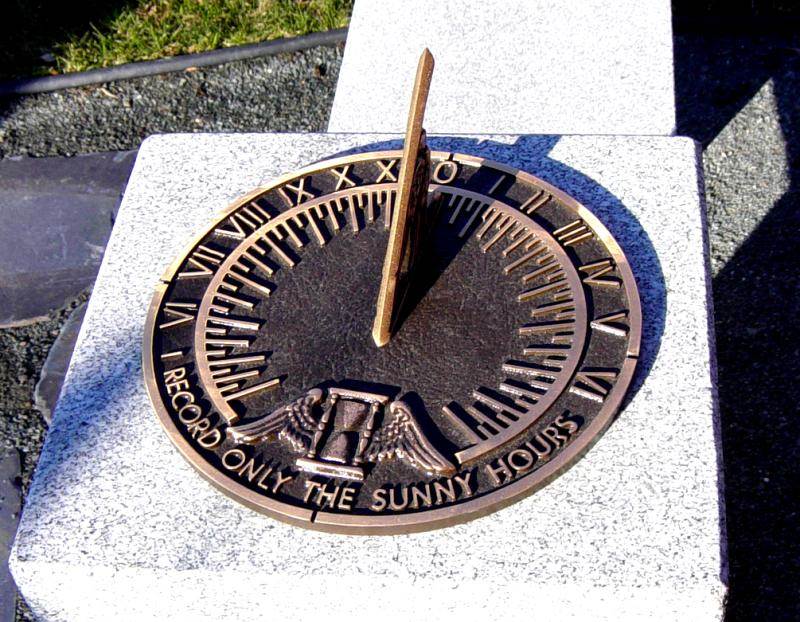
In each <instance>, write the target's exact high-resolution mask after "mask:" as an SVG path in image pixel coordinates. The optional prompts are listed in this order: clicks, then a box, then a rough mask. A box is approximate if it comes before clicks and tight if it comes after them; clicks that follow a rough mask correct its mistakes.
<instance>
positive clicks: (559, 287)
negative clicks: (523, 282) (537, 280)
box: [517, 270, 567, 302]
mask: <svg viewBox="0 0 800 622" xmlns="http://www.w3.org/2000/svg"><path fill="white" fill-rule="evenodd" d="M560 272H561V274H563V270H561V271H560ZM566 289H567V287H566V285H565V284H564V280H563V279H561V280H558V281H555V282H553V283H545V284H544V285H540V286H539V287H534V288H533V289H529V290H528V291H525V292H522V293H521V294H520V295H519V296H517V300H519V301H520V302H526V301H528V300H531V299H533V298H536V297H537V296H541V295H542V294H546V293H548V292H552V291H556V292H558V291H564V290H566Z"/></svg>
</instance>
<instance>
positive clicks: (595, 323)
mask: <svg viewBox="0 0 800 622" xmlns="http://www.w3.org/2000/svg"><path fill="white" fill-rule="evenodd" d="M627 317H628V312H627V311H618V312H616V313H610V314H609V315H604V316H602V317H597V318H595V319H593V320H592V321H591V323H590V326H591V327H592V328H593V329H595V330H599V331H601V332H604V333H608V334H609V335H614V336H615V337H625V335H627V334H628V327H627V326H625V325H624V324H620V322H622V321H625V320H626V319H627Z"/></svg>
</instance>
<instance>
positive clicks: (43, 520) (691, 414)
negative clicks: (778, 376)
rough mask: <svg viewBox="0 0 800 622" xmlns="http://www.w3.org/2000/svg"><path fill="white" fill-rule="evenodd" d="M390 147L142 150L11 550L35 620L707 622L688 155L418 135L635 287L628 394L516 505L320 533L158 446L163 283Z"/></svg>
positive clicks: (707, 378) (247, 141) (645, 141)
mask: <svg viewBox="0 0 800 622" xmlns="http://www.w3.org/2000/svg"><path fill="white" fill-rule="evenodd" d="M390 138H393V137H390V136H386V135H369V134H368V135H335V134H334V135H314V134H310V135H309V134H305V135H300V134H284V135H230V136H225V135H193V136H186V135H178V136H162V137H155V138H151V139H149V140H148V141H146V142H145V143H144V145H143V147H142V150H141V152H140V155H139V158H138V161H137V164H136V167H135V170H134V172H133V175H132V178H131V181H130V183H129V186H128V191H127V194H126V197H125V199H124V201H123V205H122V207H121V208H120V212H119V216H118V221H117V226H116V227H115V229H114V232H113V234H112V237H111V240H110V242H109V246H108V251H107V253H106V256H105V258H104V261H103V265H102V267H101V270H100V274H99V277H98V282H97V284H96V286H95V290H94V295H93V296H92V299H91V301H90V303H89V307H88V309H87V314H86V318H85V321H84V326H83V328H82V330H81V333H80V336H79V338H78V343H77V347H76V351H75V354H74V356H73V360H72V363H71V366H70V370H69V372H68V374H67V379H66V383H65V387H64V392H63V394H62V399H61V401H60V403H59V405H58V407H57V409H56V412H55V415H54V420H53V425H52V427H51V431H50V434H49V436H48V439H47V442H46V444H45V447H44V450H43V452H42V457H41V460H40V463H39V466H38V468H37V473H36V477H35V480H34V483H33V485H32V487H31V489H30V492H29V495H28V498H27V505H26V509H25V512H24V515H23V518H22V522H21V525H20V528H19V531H18V536H17V540H16V543H15V548H14V551H13V554H12V570H13V572H14V576H15V578H16V580H17V583H18V585H19V586H20V588H21V591H22V592H23V593H24V594H25V597H26V599H27V600H28V602H29V604H30V605H31V607H32V609H33V610H34V612H36V613H37V614H38V615H39V616H40V617H42V619H45V620H49V619H81V620H106V619H112V618H113V619H118V620H143V619H193V620H224V619H232V620H233V619H237V620H238V619H242V618H243V617H245V616H248V617H249V616H252V614H253V611H258V612H260V613H261V614H262V615H264V616H268V617H270V618H274V619H283V620H307V619H311V618H315V617H320V618H322V617H334V618H336V619H338V618H343V617H344V616H350V617H352V616H358V617H366V618H369V617H375V618H378V617H382V616H384V615H385V612H386V611H392V612H393V613H394V614H395V615H398V616H403V617H412V618H420V617H424V618H427V617H431V616H436V617H437V618H441V619H449V618H454V617H456V616H458V617H463V615H464V614H465V612H470V613H474V614H475V615H476V616H481V617H485V616H488V615H491V616H492V617H493V618H510V619H520V618H525V619H528V618H529V617H530V615H532V614H533V613H538V615H540V616H552V617H558V618H569V619H586V620H589V619H591V620H615V621H616V620H620V619H625V620H686V619H692V620H714V619H719V618H720V617H721V615H722V603H723V600H724V597H725V593H726V588H725V579H724V569H723V564H724V552H723V539H722V535H721V526H720V516H721V515H722V511H723V509H722V507H721V502H720V498H721V497H720V489H721V476H720V475H719V473H718V453H717V443H718V438H717V434H716V425H717V420H716V411H715V399H714V389H713V383H712V370H713V355H712V350H711V348H710V345H709V343H710V338H709V332H708V308H707V296H708V287H707V277H708V262H707V254H706V251H707V248H706V242H705V234H704V219H703V212H702V204H701V199H700V195H699V193H700V189H701V187H702V184H701V181H700V179H699V174H698V169H697V167H698V154H697V149H696V146H695V144H694V143H693V142H692V141H690V140H688V139H681V138H666V137H662V138H659V137H561V138H559V137H530V136H522V137H516V136H484V137H480V138H478V137H454V138H435V137H434V138H433V139H432V143H433V146H434V147H435V148H439V149H450V150H457V151H462V152H467V153H472V154H475V155H482V156H485V157H489V158H491V159H494V160H499V161H501V162H505V163H507V164H509V165H512V166H517V167H520V168H523V169H525V170H528V171H530V172H532V173H534V174H536V175H538V176H540V177H542V178H544V179H545V180H546V181H549V182H551V183H553V184H555V185H557V186H559V187H561V188H562V189H564V190H565V191H567V192H568V193H570V194H572V195H573V196H575V197H576V198H577V199H578V200H580V201H582V202H583V203H584V204H586V205H588V206H589V207H590V208H591V209H592V210H593V211H594V212H595V213H596V214H597V215H598V216H599V217H600V219H601V220H602V221H603V222H604V223H605V224H606V226H607V227H608V228H609V229H610V230H611V232H612V234H613V235H614V236H615V237H616V238H617V240H618V241H619V242H620V244H621V246H622V247H623V249H624V250H625V252H626V254H627V256H628V258H629V260H630V261H631V264H632V267H633V270H634V273H635V274H636V275H637V281H638V284H639V287H640V293H641V297H642V303H643V311H644V317H645V320H644V322H645V324H644V328H645V330H644V335H643V344H642V356H641V361H640V367H639V368H638V375H637V378H636V379H635V381H634V394H633V395H632V397H631V399H630V402H629V404H628V406H627V407H626V409H625V410H624V412H623V413H622V415H621V416H620V418H619V419H618V421H617V422H616V423H615V424H614V425H613V426H612V427H611V429H610V430H609V431H608V433H607V434H606V435H605V436H604V437H603V438H602V439H601V440H600V441H599V443H598V444H597V445H596V446H595V448H594V449H593V450H592V451H591V452H589V454H588V455H587V456H586V457H585V458H584V459H583V460H582V461H581V462H579V463H578V464H577V465H576V466H575V467H574V468H572V469H571V470H570V471H569V472H567V473H566V474H565V475H563V476H562V477H560V478H559V479H558V480H556V481H555V482H554V483H552V484H551V485H549V486H548V487H547V488H545V489H543V490H542V491H540V492H539V493H537V494H535V495H534V496H532V497H530V498H528V499H526V500H525V501H522V502H520V503H517V504H515V505H513V506H511V507H509V508H506V509H505V510H502V511H500V512H497V513H495V514H493V515H491V516H488V517H485V518H482V519H478V520H476V521H473V522H471V523H467V524H464V525H460V526H457V527H452V528H448V529H446V530H440V531H434V532H429V533H423V534H416V535H406V536H391V537H388V536H384V537H381V536H376V537H352V536H351V537H346V536H336V535H327V534H320V533H315V532H307V531H302V530H298V529H297V528H292V527H289V526H286V525H284V524H281V523H279V522H276V521H274V520H272V519H270V518H266V517H264V516H261V515H258V514H256V513H254V512H252V511H250V510H248V509H246V508H243V507H241V506H239V505H237V504H236V503H234V502H232V501H230V500H228V499H227V498H226V497H224V496H223V495H221V494H220V493H218V492H217V491H216V490H214V489H212V488H211V487H210V486H209V485H207V484H206V483H205V482H204V480H202V479H201V478H200V476H199V475H198V474H197V473H196V472H195V471H194V470H193V469H192V468H191V467H190V466H188V465H187V464H185V463H184V462H183V460H182V459H181V458H180V456H179V455H178V453H177V452H176V451H175V450H174V449H173V448H172V446H171V444H170V442H169V441H168V439H167V438H166V435H165V434H164V433H163V432H162V430H161V429H160V425H159V424H158V422H157V420H156V417H155V415H154V414H153V412H152V409H151V407H150V405H149V403H148V399H147V395H146V392H145V389H144V385H143V381H142V370H141V340H142V330H143V324H144V318H145V315H146V312H147V308H148V304H149V301H150V298H151V295H152V292H153V288H154V286H155V284H156V282H157V279H158V275H160V274H161V273H162V271H163V269H164V267H165V266H167V265H168V264H169V263H170V262H171V261H172V259H173V258H174V257H175V256H176V255H177V254H178V253H179V252H180V250H181V249H182V248H183V247H184V246H185V245H186V244H187V243H188V242H189V241H190V240H191V239H192V238H193V237H194V235H195V234H196V232H197V231H198V230H199V229H200V228H201V227H202V226H203V225H205V224H206V223H208V222H209V220H210V219H211V218H212V217H213V215H214V214H216V213H218V212H219V211H220V210H221V209H222V208H223V207H224V206H225V205H227V204H228V203H229V202H230V201H231V200H233V199H234V198H235V197H237V196H239V195H241V194H242V193H244V192H245V191H247V190H249V189H251V188H252V187H255V186H257V185H260V184H262V183H265V182H266V181H268V180H269V179H271V178H273V177H275V176H277V175H278V174H279V173H282V172H285V171H287V170H292V169H294V168H296V167H298V166H300V165H302V164H305V163H307V162H309V161H312V160H315V159H320V158H323V157H328V156H333V155H336V154H340V153H342V152H346V151H348V150H352V149H362V150H363V148H364V147H361V146H363V145H365V144H366V145H369V146H370V147H371V148H375V147H380V148H384V147H386V146H387V144H386V141H387V140H389V139H390ZM398 144H399V143H398V142H396V141H395V142H394V143H391V144H390V145H389V146H392V147H396V146H397V145H398ZM581 526H586V527H587V528H585V529H584V528H582V527H581ZM304 594H307V595H311V596H309V597H308V598H305V597H303V595H304ZM287 595H290V596H287ZM359 595H368V596H365V597H359Z"/></svg>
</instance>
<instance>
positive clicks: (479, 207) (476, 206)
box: [458, 201, 489, 238]
mask: <svg viewBox="0 0 800 622" xmlns="http://www.w3.org/2000/svg"><path fill="white" fill-rule="evenodd" d="M488 206H489V204H488V203H478V202H477V201H476V202H475V203H473V205H472V206H471V209H472V213H471V214H470V217H469V218H467V222H465V223H464V226H463V227H461V231H459V232H458V237H460V238H463V237H466V235H467V234H468V233H469V230H470V229H471V228H472V225H473V224H474V223H475V221H476V220H477V219H478V216H480V214H481V212H483V210H484V209H486V208H487V207H488ZM467 211H469V210H467Z"/></svg>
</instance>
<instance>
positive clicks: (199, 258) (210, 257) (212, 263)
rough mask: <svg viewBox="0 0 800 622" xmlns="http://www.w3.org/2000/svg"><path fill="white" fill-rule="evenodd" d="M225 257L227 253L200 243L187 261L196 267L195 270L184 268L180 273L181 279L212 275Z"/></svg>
mask: <svg viewBox="0 0 800 622" xmlns="http://www.w3.org/2000/svg"><path fill="white" fill-rule="evenodd" d="M223 259H225V253H222V252H220V251H218V250H214V249H213V248H208V246H204V245H202V244H201V245H200V246H198V247H197V248H196V249H194V250H193V251H192V253H191V254H190V255H189V259H188V260H187V263H188V264H189V265H190V266H192V267H194V268H195V270H184V271H183V272H179V273H178V278H179V279H195V278H199V277H210V276H211V275H213V274H214V271H215V270H216V269H217V266H219V265H220V264H221V263H222V260H223Z"/></svg>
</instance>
